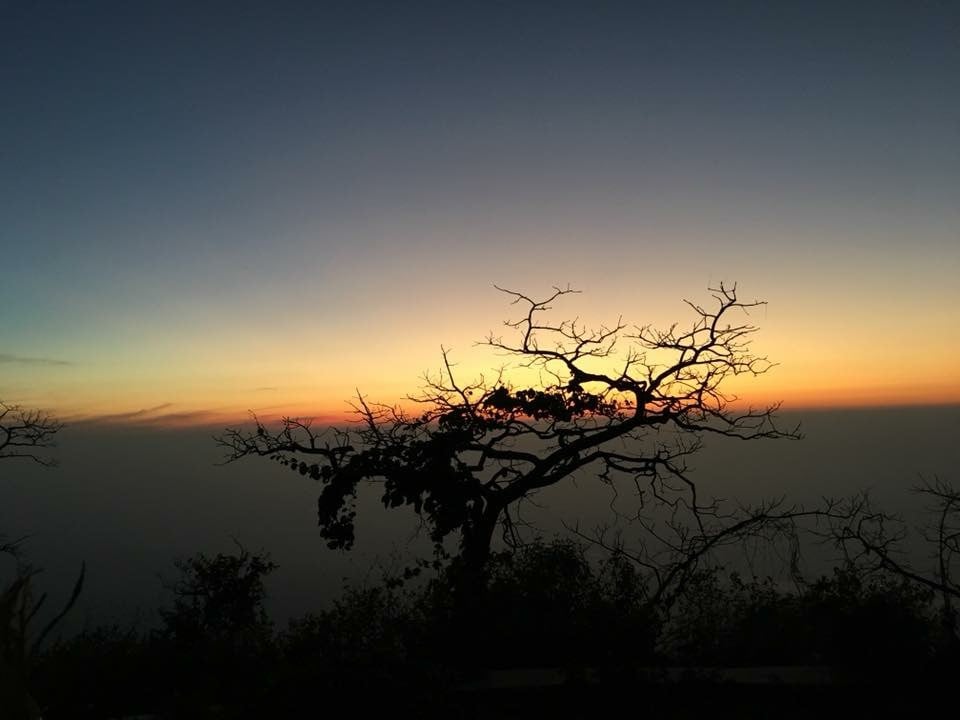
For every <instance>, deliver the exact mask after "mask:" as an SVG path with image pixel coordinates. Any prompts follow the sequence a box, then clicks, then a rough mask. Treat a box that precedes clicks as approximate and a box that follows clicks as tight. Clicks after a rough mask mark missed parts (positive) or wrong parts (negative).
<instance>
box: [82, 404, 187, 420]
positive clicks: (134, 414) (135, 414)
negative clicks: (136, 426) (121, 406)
mask: <svg viewBox="0 0 960 720" xmlns="http://www.w3.org/2000/svg"><path fill="white" fill-rule="evenodd" d="M169 407H172V404H171V403H163V404H162V405H155V406H154V407H150V408H141V409H140V410H132V411H130V412H122V413H111V414H109V415H94V416H92V417H87V418H84V419H83V420H81V421H80V422H84V421H86V422H93V423H126V422H137V421H141V420H150V419H152V418H154V417H156V414H157V413H158V412H160V411H161V410H166V409H167V408H169Z"/></svg>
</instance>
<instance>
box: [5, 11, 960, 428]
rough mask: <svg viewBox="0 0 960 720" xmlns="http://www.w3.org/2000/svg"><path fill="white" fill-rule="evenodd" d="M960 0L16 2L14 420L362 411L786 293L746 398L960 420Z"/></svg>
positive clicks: (8, 283) (8, 72)
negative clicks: (538, 301) (519, 303)
mask: <svg viewBox="0 0 960 720" xmlns="http://www.w3.org/2000/svg"><path fill="white" fill-rule="evenodd" d="M958 38H960V5H958V4H957V3H955V2H930V1H917V0H915V1H912V2H864V3H857V2H845V3H835V2H829V3H819V2H797V3H770V2H723V3H717V2H685V3H664V2H657V3H652V2H639V1H637V2H629V3H626V2H625V3H616V2H607V3H604V2H582V3H573V2H569V3H568V2H549V3H546V2H543V3H541V2H524V3H518V2H491V1H489V0H488V1H487V2H482V3H481V2H478V3H470V2H435V3H425V2H403V3H397V2H382V3H369V2H344V3H334V2H276V1H274V2H244V1H235V2H229V3H214V2H210V3H197V2H184V3H179V2H138V3H129V2H115V3H114V2H93V1H92V2H67V1H60V2H53V1H45V0H37V1H36V2H25V1H16V0H0V273H2V281H0V398H2V399H4V400H6V401H8V402H20V403H23V404H25V405H29V406H32V407H43V408H47V409H49V410H51V411H54V412H56V413H57V414H59V415H60V416H62V417H66V418H68V419H84V418H87V419H96V418H100V419H102V420H110V421H114V422H128V423H134V422H146V421H149V422H157V423H168V424H176V423H192V422H210V423H216V422H219V421H221V420H225V419H232V418H237V417H244V414H245V413H246V411H247V410H250V409H252V410H256V411H258V412H260V413H265V414H269V413H272V412H292V413H300V414H315V415H320V416H325V417H338V416H340V415H341V414H342V413H343V412H344V411H345V409H347V407H348V406H347V405H346V401H348V400H349V399H350V398H351V396H353V395H354V394H355V392H356V391H357V389H360V391H362V392H363V393H364V394H365V395H367V396H370V397H373V398H375V399H380V400H384V401H387V402H391V401H393V400H396V399H399V398H401V397H403V396H404V395H405V394H407V393H409V392H412V391H415V390H416V388H417V387H418V385H419V383H420V376H421V374H422V373H423V372H424V371H425V370H430V369H435V368H437V367H439V364H440V348H441V346H443V347H446V348H450V349H451V351H452V357H453V358H454V359H455V361H457V362H458V363H460V365H459V367H458V371H462V372H463V373H465V374H467V375H470V374H472V373H474V372H477V371H479V370H482V369H485V368H489V367H491V366H496V365H499V364H501V363H502V362H503V359H502V358H499V357H495V356H493V355H491V354H490V353H489V352H486V351H485V350H484V349H483V348H478V347H476V346H475V341H477V340H480V339H482V338H483V337H484V336H485V335H486V334H487V332H488V331H490V330H491V329H494V330H495V329H497V328H498V326H500V324H501V322H502V320H504V319H506V318H509V317H511V313H513V312H515V310H516V309H515V308H512V307H510V306H509V304H508V299H507V298H506V297H504V296H503V295H501V294H500V293H498V292H497V291H496V290H495V288H494V287H493V286H494V284H498V285H501V286H507V287H510V288H513V289H516V290H521V291H524V292H527V293H530V294H533V295H542V294H544V293H546V292H549V290H550V288H551V286H553V285H560V286H564V287H565V286H567V285H568V284H569V285H571V286H574V287H576V288H578V289H580V290H582V291H583V294H582V295H578V296H575V297H573V298H570V299H569V302H568V303H565V304H564V305H562V306H560V307H558V309H557V310H558V312H560V313H568V316H574V315H576V316H580V317H582V318H584V319H586V320H588V321H592V322H597V323H599V322H602V321H606V322H611V321H613V320H616V318H617V317H618V316H620V315H622V316H623V318H624V320H626V321H627V322H630V323H637V324H646V323H656V324H669V323H671V322H674V321H678V322H681V323H684V322H687V321H689V319H690V317H689V314H688V313H687V311H686V308H685V306H684V305H683V303H682V302H681V301H682V299H683V298H689V299H691V300H697V301H704V300H706V299H708V294H707V293H706V288H707V287H708V286H711V285H715V284H716V283H719V282H721V281H724V282H736V283H737V284H738V287H739V288H740V291H741V294H742V296H744V297H745V298H746V299H753V298H759V299H764V300H766V301H767V302H768V305H766V306H764V307H763V308H762V309H760V310H759V311H758V312H756V313H754V315H753V316H752V317H751V321H753V322H755V323H756V324H757V325H758V326H760V328H761V332H760V333H759V334H758V335H757V336H756V341H755V343H756V344H755V349H756V350H757V352H758V353H760V354H764V355H768V356H769V357H770V358H771V359H772V360H774V361H776V362H778V363H779V365H778V366H777V367H776V368H775V369H774V371H773V372H771V373H769V374H768V375H767V376H764V377H763V378H760V379H757V380H756V381H755V382H753V383H750V384H749V385H748V386H745V387H744V389H743V391H742V394H746V395H747V397H749V398H756V399H757V400H758V401H761V402H763V401H767V400H771V399H782V400H784V402H785V404H786V406H787V407H788V408H789V407H833V406H838V405H844V406H846V405H853V406H857V405H900V404H929V403H958V402H960V359H958V358H960V353H958V350H960V339H958V334H957V328H960V282H958V280H957V278H958V277H960V90H958V84H957V78H958V77H960V40H958Z"/></svg>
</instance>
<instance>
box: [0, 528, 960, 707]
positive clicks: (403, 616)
mask: <svg viewBox="0 0 960 720" xmlns="http://www.w3.org/2000/svg"><path fill="white" fill-rule="evenodd" d="M177 566H178V569H179V578H178V579H177V580H176V581H175V582H173V583H171V584H169V590H170V591H171V592H172V597H173V602H172V604H170V605H168V606H167V607H165V608H163V609H162V610H161V611H160V618H161V622H160V625H159V627H157V628H155V629H153V630H150V631H139V630H135V629H133V628H127V627H122V626H116V625H114V626H100V627H91V628H88V629H86V630H84V631H83V632H81V633H79V634H78V635H76V636H74V637H70V638H66V639H60V640H57V641H56V642H53V643H52V644H50V645H48V646H47V647H46V648H43V649H41V650H39V651H38V653H37V655H36V657H34V658H32V659H31V660H30V663H31V667H30V671H29V686H30V687H29V689H30V692H31V694H32V696H33V699H34V700H35V702H36V706H37V707H39V708H42V710H43V717H44V718H51V719H56V718H114V717H116V718H119V717H126V716H135V715H144V714H150V715H155V716H157V717H165V718H166V717H225V718H226V717H230V718H233V717H291V718H292V717H303V716H304V715H307V716H315V715H317V716H318V715H321V714H326V711H332V710H333V709H334V708H336V707H339V706H341V705H343V706H344V707H350V708H352V710H353V711H355V712H359V711H364V712H366V711H383V712H390V713H391V714H392V715H394V716H404V717H409V716H412V717H424V716H431V717H441V716H442V717H474V716H478V713H479V714H480V715H487V716H489V715H490V714H491V712H492V716H495V717H501V716H505V715H504V713H506V716H509V712H507V711H506V710H505V709H504V707H503V706H502V705H503V700H504V698H506V697H508V695H509V693H508V695H503V694H501V695H500V699H499V700H496V701H491V693H495V691H492V690H487V691H483V690H482V689H481V690H476V689H474V690H470V688H471V687H477V685H476V683H477V681H478V680H481V681H482V679H483V678H484V677H485V675H484V673H489V671H491V670H498V669H500V670H509V669H517V668H537V667H541V668H542V667H546V668H555V669H558V670H562V671H564V672H565V673H566V675H567V677H569V678H578V677H579V678H587V677H590V678H592V680H593V681H594V682H595V683H596V684H597V685H596V687H597V688H602V690H594V691H593V693H594V694H592V695H590V696H589V697H590V698H591V699H590V703H591V704H593V705H595V703H596V702H597V697H598V696H597V695H596V693H597V692H599V693H601V694H600V695H599V697H602V698H604V699H605V700H611V698H613V697H616V696H617V695H618V694H623V693H627V694H636V693H639V694H640V695H633V696H634V697H635V698H636V697H640V696H641V695H642V696H643V697H645V698H647V700H645V702H660V703H661V704H662V705H663V707H661V708H660V710H659V711H658V712H659V714H660V716H671V717H672V716H677V717H684V716H686V715H684V714H683V713H684V710H683V708H684V707H685V706H684V703H689V702H691V700H690V699H689V698H686V697H685V694H684V693H682V692H680V693H678V692H676V691H669V692H667V691H665V690H664V689H663V686H662V685H661V684H660V683H658V682H657V676H656V671H657V668H676V667H687V668H691V669H694V670H695V671H696V672H699V673H702V672H703V671H704V669H706V668H716V667H734V666H782V665H797V666H809V665H818V666H822V665H827V666H832V667H835V668H841V669H845V672H847V674H848V676H849V677H851V678H853V679H854V680H855V682H857V683H865V684H867V685H870V686H874V687H884V686H896V687H900V688H903V687H913V686H916V685H918V684H919V685H924V684H928V683H934V684H936V683H939V682H940V678H943V677H945V675H946V674H947V673H950V672H953V671H954V670H955V668H956V662H955V659H956V654H957V638H956V635H955V634H954V633H953V632H952V629H948V628H946V626H945V624H944V622H943V613H942V606H941V605H940V604H939V603H938V600H937V598H936V597H935V595H934V594H933V593H932V592H931V591H929V590H926V589H923V588H922V587H920V586H918V585H917V584H916V583H912V582H910V581H909V580H907V579H905V578H903V577H902V576H899V575H895V574H891V573H887V572H883V571H879V572H877V571H875V572H870V573H866V572H863V571H861V570H858V569H856V568H855V567H854V566H853V565H849V566H846V567H842V568H837V569H835V570H834V571H833V573H832V574H829V575H826V576H823V577H820V578H819V579H816V580H814V581H811V582H806V583H804V582H797V583H795V584H794V585H793V586H792V587H790V588H784V587H781V586H779V585H778V584H776V583H775V582H774V581H773V580H772V579H770V578H756V577H742V576H740V575H737V574H736V573H733V574H730V573H728V572H726V571H724V570H723V569H722V568H721V567H716V566H712V567H706V568H704V569H702V570H699V571H698V572H697V573H696V575H695V577H694V578H692V579H691V581H690V582H688V583H687V584H686V586H685V588H684V590H683V592H682V593H681V594H680V595H678V596H677V598H676V599H675V601H673V602H672V603H671V604H670V606H669V607H664V606H662V605H655V604H651V603H650V602H649V594H648V590H647V583H646V581H645V579H644V577H643V576H642V574H641V573H640V572H638V570H637V568H636V566H635V565H634V564H633V563H631V562H630V561H628V560H627V559H625V558H623V557H622V556H617V555H611V556H608V557H606V558H605V559H603V560H601V561H595V560H591V559H590V558H589V557H588V552H587V550H586V549H585V547H584V546H582V545H579V544H576V543H574V542H572V541H555V542H551V543H544V542H537V543H534V544H531V545H527V546H525V547H523V548H520V549H518V550H516V551H514V552H513V553H509V554H508V553H504V554H500V555H496V556H494V557H493V559H492V561H491V564H490V569H489V575H488V580H487V585H486V590H485V593H484V596H483V598H482V602H473V603H468V604H466V605H465V604H464V602H463V599H462V598H461V597H459V596H458V593H457V592H456V579H455V576H454V575H452V573H453V572H454V570H453V568H454V567H455V566H451V565H450V564H449V563H442V562H440V561H437V562H434V563H421V564H420V565H418V566H417V567H415V568H412V569H408V570H406V571H405V572H399V573H397V574H396V575H395V576H391V577H385V578H384V579H383V580H382V582H380V583H378V584H373V585H366V586H362V587H360V586H358V587H353V588H350V589H347V590H345V592H344V593H343V595H342V596H341V597H340V598H339V599H338V600H337V601H336V602H335V603H334V604H333V605H332V607H329V608H327V609H324V610H320V611H318V612H316V613H314V614H308V615H306V616H304V617H301V618H298V619H295V620H293V621H291V622H290V623H289V624H288V625H287V626H286V627H284V628H279V627H276V626H275V624H274V623H273V622H272V621H271V619H270V618H269V616H268V614H267V612H266V610H265V608H264V599H265V593H264V579H265V578H266V577H267V576H268V575H269V574H270V573H272V572H274V571H275V570H276V569H277V568H276V566H275V565H274V564H273V563H272V562H271V561H270V558H269V557H268V556H267V555H265V554H256V553H250V552H248V551H247V550H245V549H243V548H238V551H237V552H236V553H233V554H220V555H216V556H212V557H211V556H205V555H202V554H201V555H196V556H194V557H192V558H189V559H187V560H183V561H180V562H178V563H177ZM7 621H8V623H10V622H13V621H14V618H7ZM651 671H652V672H653V674H651ZM480 687H481V688H482V687H483V684H482V682H481V684H480ZM565 692H569V688H567V689H566V690H563V689H558V690H555V691H553V692H552V693H548V694H547V695H539V696H537V697H536V698H535V699H534V700H528V701H519V700H517V699H516V697H515V695H516V693H514V695H510V697H513V698H514V700H513V701H512V702H514V703H516V702H519V703H520V705H519V706H518V707H515V708H514V709H515V710H516V712H518V713H520V714H524V713H528V712H531V709H530V708H529V707H526V706H524V702H528V703H529V702H532V703H533V704H534V705H535V706H536V707H537V709H538V711H543V710H544V709H545V708H546V707H548V706H550V705H551V703H554V704H556V705H557V706H558V707H555V708H554V711H556V712H559V714H560V716H564V714H563V709H564V707H563V706H564V705H566V704H568V703H569V700H562V699H561V698H562V697H564V695H563V693H565ZM703 697H707V696H703ZM657 698H659V700H657ZM782 700H783V695H782V693H781V694H780V695H777V696H776V698H775V700H774V702H776V703H779V702H781V701H782ZM491 702H494V708H496V709H495V710H494V711H491V710H490V703H491ZM698 702H699V701H698ZM703 702H706V700H704V701H703ZM508 704H509V703H508ZM698 707H699V705H698ZM483 708H486V711H485V712H484V711H483ZM567 709H569V707H568V708H567ZM667 709H672V710H673V711H674V714H671V713H670V712H667ZM861 709H863V708H862V707H861ZM715 710H716V709H715ZM781 711H782V713H786V714H789V713H788V711H789V708H781ZM11 712H12V711H10V712H8V713H7V714H4V715H3V717H4V718H6V717H14V715H12V714H11ZM691 712H692V710H691ZM676 713H679V714H676ZM721 714H722V713H721Z"/></svg>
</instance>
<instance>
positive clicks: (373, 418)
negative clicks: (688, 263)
mask: <svg viewBox="0 0 960 720" xmlns="http://www.w3.org/2000/svg"><path fill="white" fill-rule="evenodd" d="M498 289H500V288H498ZM500 290H501V291H502V292H504V293H505V294H506V295H508V296H509V297H510V298H511V301H512V304H513V305H516V306H518V307H520V308H521V309H522V312H521V314H520V317H519V318H517V319H514V320H509V321H507V322H506V323H505V325H506V327H507V329H508V331H509V333H510V334H509V337H504V336H500V335H495V334H491V335H489V336H488V337H487V338H486V341H485V344H486V345H488V346H489V347H491V348H493V349H495V350H497V351H500V352H502V353H505V354H506V355H507V356H509V357H511V358H513V359H514V360H515V361H517V364H518V366H519V368H520V372H525V373H527V374H528V376H529V372H530V371H532V372H533V373H534V374H535V376H536V377H537V380H536V381H534V382H533V383H531V384H526V383H525V384H524V385H517V384H514V383H513V382H512V381H511V378H510V377H509V376H508V373H507V371H506V370H501V371H499V372H498V373H496V375H495V376H494V377H493V379H492V380H488V379H486V378H484V377H481V378H479V379H478V380H476V381H474V382H471V383H469V384H466V383H463V382H462V381H461V380H460V379H459V378H457V377H456V376H455V373H454V369H453V368H454V366H453V363H452V362H451V360H450V357H449V354H448V352H447V351H446V350H443V351H442V355H443V370H442V371H441V373H440V374H439V375H438V376H431V375H427V376H426V386H425V388H424V389H423V392H422V394H421V395H418V396H416V397H414V398H410V399H411V400H413V401H415V402H416V403H417V404H419V406H421V407H422V411H420V412H418V413H410V412H408V411H407V410H404V409H403V408H401V407H397V406H389V405H382V404H372V403H369V402H367V401H366V400H365V399H364V398H363V397H362V396H358V400H357V404H356V406H355V410H356V413H357V415H358V419H359V421H360V423H359V428H358V429H356V430H347V431H345V430H338V429H330V430H327V431H324V432H317V431H315V430H314V428H313V427H312V425H311V422H310V421H309V420H304V419H299V418H286V419H284V420H283V422H282V424H281V426H280V428H279V430H276V431H271V430H269V429H268V428H267V427H266V426H265V425H263V424H262V423H261V422H260V421H259V420H257V419H256V417H255V418H254V419H255V421H256V427H255V429H254V430H253V431H252V432H251V431H244V430H240V429H228V430H227V431H226V433H225V434H224V435H223V436H221V437H220V438H219V442H220V443H221V444H222V445H223V446H225V447H226V449H227V450H228V461H230V460H237V459H240V458H243V457H247V456H250V455H260V456H270V457H273V458H274V459H276V460H279V461H280V462H282V463H284V464H285V465H287V466H289V467H290V468H292V469H293V470H295V471H297V472H299V473H301V474H303V475H308V476H310V477H312V478H314V479H316V480H318V481H319V482H320V483H321V485H322V490H321V493H320V497H319V501H318V511H319V513H318V514H319V524H320V529H321V534H322V535H323V536H324V537H325V538H326V539H327V542H328V545H329V546H330V547H332V548H349V547H350V546H351V545H352V543H353V541H354V518H355V514H356V505H355V503H356V496H357V487H358V484H359V483H361V482H363V481H379V482H382V483H383V485H382V487H383V497H382V499H383V502H384V504H385V505H386V506H387V507H400V506H409V507H412V508H413V510H414V511H415V512H416V513H417V514H418V515H419V516H420V517H421V518H422V519H423V520H424V521H425V524H426V526H427V527H428V528H429V531H430V535H431V538H432V539H433V540H434V541H435V542H437V543H440V542H442V541H443V540H444V539H445V538H447V537H448V536H449V535H450V534H451V533H455V534H458V535H459V541H460V554H459V557H458V558H457V560H458V562H459V563H460V564H461V565H462V566H463V567H464V568H465V569H466V570H467V572H466V574H465V577H468V578H473V579H474V580H476V579H477V578H479V577H480V576H481V575H482V572H483V568H484V566H485V564H486V562H487V559H488V557H489V555H490V548H491V542H492V539H493V536H494V533H495V531H496V529H497V527H498V525H499V526H500V527H501V528H502V529H503V532H504V537H505V539H506V540H507V541H508V542H511V541H516V540H517V538H518V532H519V529H520V526H521V524H522V523H521V522H520V518H519V517H518V508H519V507H520V505H521V503H522V502H523V501H524V500H526V499H529V498H531V497H532V496H534V495H535V494H536V493H537V492H538V491H540V490H542V489H544V488H547V487H550V486H552V485H556V484H557V483H560V482H562V481H564V480H569V479H571V478H574V477H578V476H580V477H582V476H583V475H585V474H587V473H590V475H591V476H592V477H593V478H595V479H596V481H597V482H600V483H605V484H608V485H611V486H613V485H615V484H616V483H618V482H623V481H626V482H629V483H632V485H633V489H634V490H635V492H636V497H637V499H638V501H639V503H640V505H641V507H647V506H649V505H659V506H666V507H674V508H676V507H682V508H684V510H685V511H686V512H688V513H689V514H690V517H691V518H692V522H693V523H694V524H695V525H698V526H702V522H703V519H704V518H705V517H707V516H709V515H711V514H712V513H714V512H715V509H716V506H715V504H714V503H713V502H712V501H710V500H704V499H703V498H701V495H700V494H699V493H698V490H697V485H696V484H695V483H694V481H693V480H692V479H691V478H690V476H689V475H688V473H687V467H686V464H685V463H686V460H687V458H689V457H690V456H691V455H692V454H693V453H695V452H696V451H697V450H698V449H699V448H700V447H701V443H702V438H703V436H705V435H715V436H721V437H728V438H736V439H740V440H753V439H758V438H783V437H798V434H797V433H796V431H795V430H783V429H781V428H780V427H778V426H777V424H776V422H775V411H776V410H777V408H778V405H772V406H766V407H763V408H760V409H753V408H741V407H737V406H736V405H735V404H734V400H735V398H733V397H731V396H730V395H729V393H728V391H727V389H726V387H725V386H726V385H727V383H728V381H729V380H730V379H731V378H733V377H735V376H738V375H747V376H756V375H760V374H763V373H765V372H766V371H767V370H768V369H769V368H770V366H771V364H770V363H769V362H768V361H767V360H766V359H765V358H763V357H758V356H755V355H753V354H752V353H751V351H750V341H751V339H752V335H753V334H754V333H755V331H756V328H755V327H754V326H753V325H751V324H750V323H749V322H748V315H749V312H750V311H751V310H753V309H755V308H757V307H759V306H760V305H762V304H763V303H761V302H758V301H752V302H743V301H741V300H739V299H738V296H737V292H736V288H735V287H727V286H724V285H721V286H720V287H719V288H715V289H711V293H712V300H713V304H712V306H711V307H704V306H702V305H700V304H696V303H693V302H689V301H685V302H686V304H687V306H688V307H689V309H690V310H691V311H692V313H693V320H692V322H691V323H690V324H689V325H687V326H686V327H683V328H680V327H679V326H678V325H676V324H674V325H671V326H670V327H669V328H666V329H656V328H653V327H651V326H649V325H647V326H628V325H627V324H626V323H625V322H624V321H623V320H622V319H618V320H617V322H615V323H613V324H612V325H609V326H601V327H599V328H596V329H589V328H587V327H585V326H584V325H583V324H581V323H580V322H579V321H578V320H576V319H574V320H559V321H554V320H551V319H550V317H549V311H550V310H551V309H552V305H553V303H554V302H556V301H559V300H561V299H565V298H567V297H568V296H570V295H571V294H574V293H575V291H574V290H571V289H569V288H567V289H559V288H555V289H554V291H553V292H552V293H551V294H550V295H549V296H548V297H546V298H545V299H542V300H537V299H534V298H531V297H529V296H527V295H525V294H523V293H519V292H514V291H511V290H502V289H500Z"/></svg>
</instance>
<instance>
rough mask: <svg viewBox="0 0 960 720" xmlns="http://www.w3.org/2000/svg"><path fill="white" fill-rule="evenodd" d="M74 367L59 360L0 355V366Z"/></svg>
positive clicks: (67, 362) (70, 363) (65, 361)
mask: <svg viewBox="0 0 960 720" xmlns="http://www.w3.org/2000/svg"><path fill="white" fill-rule="evenodd" d="M14 364H16V365H73V363H72V362H70V361H68V360H59V359H57V358H42V357H26V356H23V355H12V354H10V353H0V365H14Z"/></svg>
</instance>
